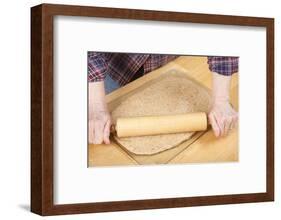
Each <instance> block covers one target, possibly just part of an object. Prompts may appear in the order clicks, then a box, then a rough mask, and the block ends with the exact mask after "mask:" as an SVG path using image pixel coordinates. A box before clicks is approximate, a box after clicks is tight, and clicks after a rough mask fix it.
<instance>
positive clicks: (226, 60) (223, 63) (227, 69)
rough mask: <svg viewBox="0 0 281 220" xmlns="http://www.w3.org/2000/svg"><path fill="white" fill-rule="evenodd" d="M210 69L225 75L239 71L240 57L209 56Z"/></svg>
mask: <svg viewBox="0 0 281 220" xmlns="http://www.w3.org/2000/svg"><path fill="white" fill-rule="evenodd" d="M208 64H209V69H210V70H211V71H212V72H216V73H219V74H222V75H225V76H230V75H232V74H233V73H236V72H238V57H208Z"/></svg>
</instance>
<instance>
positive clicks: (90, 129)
mask: <svg viewBox="0 0 281 220" xmlns="http://www.w3.org/2000/svg"><path fill="white" fill-rule="evenodd" d="M88 123H89V126H88V142H89V143H90V144H93V143H94V123H93V121H91V120H89V122H88Z"/></svg>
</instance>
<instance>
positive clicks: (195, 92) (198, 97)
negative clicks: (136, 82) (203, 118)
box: [112, 72, 210, 155]
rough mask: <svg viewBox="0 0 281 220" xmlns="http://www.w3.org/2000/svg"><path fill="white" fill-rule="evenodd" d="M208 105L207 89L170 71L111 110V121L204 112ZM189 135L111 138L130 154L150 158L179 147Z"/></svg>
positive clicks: (191, 133)
mask: <svg viewBox="0 0 281 220" xmlns="http://www.w3.org/2000/svg"><path fill="white" fill-rule="evenodd" d="M209 105H210V95H209V93H208V91H207V89H205V88H204V87H202V86H200V85H198V84H197V83H195V82H193V81H191V80H190V79H189V78H188V77H186V76H185V75H184V74H177V73H174V72H171V73H170V74H169V73H168V74H165V76H163V77H159V78H158V79H157V80H156V81H155V82H154V83H151V84H150V85H149V86H147V87H145V88H144V89H142V90H140V91H138V92H136V93H134V94H132V95H131V96H129V97H128V98H127V99H126V100H124V101H123V102H121V103H120V105H119V106H117V107H116V108H115V109H114V110H113V111H112V119H113V122H114V123H115V122H116V119H117V118H119V117H136V116H149V115H150V116H155V115H169V114H183V113H189V112H199V111H203V112H207V111H208V108H209ZM171 123H173V122H172V121H171ZM155 126H157V125H155ZM193 133H194V132H188V133H179V134H165V135H154V136H143V137H127V138H118V137H117V136H114V139H115V140H116V141H117V143H119V144H120V145H121V146H122V147H124V148H126V149H127V150H128V151H130V152H132V153H134V154H140V155H151V154H156V153H159V152H162V151H164V150H167V149H170V148H172V147H175V146H177V145H179V144H180V143H182V142H184V141H186V140H188V139H189V138H190V137H191V136H192V135H193Z"/></svg>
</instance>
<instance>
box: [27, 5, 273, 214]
mask: <svg viewBox="0 0 281 220" xmlns="http://www.w3.org/2000/svg"><path fill="white" fill-rule="evenodd" d="M253 109H254V111H253ZM253 171H254V172H253ZM112 183H114V187H112ZM205 183H208V184H205ZM132 186H133V187H132ZM136 189H137V190H136ZM273 200H274V19H273V18H262V17H246V16H233V15H215V14H197V13H188V12H172V11H152V10H137V9H122V8H119V9H118V8H104V7H91V6H80V5H76V6H75V5H54V4H41V5H37V6H34V7H32V8H31V211H32V212H34V213H37V214H40V215H61V214H74V213H75V214H78V213H79V214H81V213H91V212H107V211H122V210H124V211H125V210H140V209H156V208H176V207H189V206H202V205H218V204H235V203H247V202H265V201H273Z"/></svg>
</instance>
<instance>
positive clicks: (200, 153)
mask: <svg viewBox="0 0 281 220" xmlns="http://www.w3.org/2000/svg"><path fill="white" fill-rule="evenodd" d="M173 69H174V70H180V71H181V72H184V73H186V74H187V75H188V76H189V77H191V78H192V79H194V80H195V81H197V82H199V83H201V84H202V85H204V86H206V87H207V88H209V89H211V82H212V77H211V72H210V71H209V69H208V64H207V58H206V57H199V56H182V57H179V58H177V59H176V60H174V61H172V62H169V63H168V64H167V65H165V66H163V67H161V68H159V69H157V70H155V71H153V72H151V73H149V74H147V75H145V76H143V77H141V78H139V79H137V80H135V81H133V82H131V83H129V84H127V85H126V86H124V87H122V88H120V89H118V90H116V91H114V92H112V93H110V94H108V95H107V97H106V100H107V103H108V106H109V109H110V110H112V109H113V108H114V107H115V106H116V105H118V103H119V102H120V101H121V100H122V99H125V98H126V96H127V95H129V94H130V92H132V91H134V90H136V89H138V88H139V87H140V86H143V85H145V84H146V83H149V82H150V81H151V80H153V79H155V78H157V77H159V75H161V73H163V72H166V71H168V70H173ZM230 99H231V103H232V105H233V106H234V108H235V109H238V74H237V73H235V74H233V75H232V81H231V89H230ZM238 150H239V147H238V129H237V128H236V129H233V130H232V131H231V132H230V133H229V135H227V136H226V137H222V138H216V137H215V136H214V135H213V132H212V130H211V129H210V128H209V129H208V130H207V131H206V132H198V133H196V134H195V135H194V136H193V137H192V138H191V139H190V140H188V141H186V142H184V143H182V144H180V145H179V146H177V147H175V148H173V149H170V150H167V151H164V152H162V153H159V154H156V155H151V156H138V155H134V154H131V153H130V152H127V151H126V150H124V149H123V148H122V147H120V146H119V145H117V144H116V143H114V141H113V140H112V141H111V144H109V145H104V144H102V145H92V144H90V145H89V149H88V156H89V161H88V165H89V166H111V165H138V164H165V163H166V164H167V163H168V164H176V163H181V164H182V163H204V162H233V161H238Z"/></svg>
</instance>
